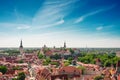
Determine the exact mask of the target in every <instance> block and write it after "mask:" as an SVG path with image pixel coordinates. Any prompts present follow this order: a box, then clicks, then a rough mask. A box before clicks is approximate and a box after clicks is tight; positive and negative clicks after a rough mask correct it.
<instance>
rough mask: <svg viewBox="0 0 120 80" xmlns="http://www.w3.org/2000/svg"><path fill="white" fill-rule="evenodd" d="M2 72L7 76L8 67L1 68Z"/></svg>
mask: <svg viewBox="0 0 120 80" xmlns="http://www.w3.org/2000/svg"><path fill="white" fill-rule="evenodd" d="M0 72H2V73H3V74H5V73H6V72H7V67H6V66H0Z"/></svg>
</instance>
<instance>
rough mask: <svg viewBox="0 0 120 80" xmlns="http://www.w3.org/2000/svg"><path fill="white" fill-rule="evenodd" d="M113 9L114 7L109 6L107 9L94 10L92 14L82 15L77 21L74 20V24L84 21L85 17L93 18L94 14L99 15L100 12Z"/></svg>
mask: <svg viewBox="0 0 120 80" xmlns="http://www.w3.org/2000/svg"><path fill="white" fill-rule="evenodd" d="M114 7H115V5H113V6H110V7H107V8H102V9H98V10H95V11H93V12H90V13H87V14H85V15H83V16H80V17H79V18H78V19H77V20H75V23H80V22H82V21H83V20H85V19H86V18H87V17H89V16H93V15H95V14H98V13H101V12H104V11H107V10H110V9H112V8H114Z"/></svg>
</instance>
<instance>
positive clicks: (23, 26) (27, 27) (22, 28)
mask: <svg viewBox="0 0 120 80" xmlns="http://www.w3.org/2000/svg"><path fill="white" fill-rule="evenodd" d="M30 28H31V27H30V26H28V25H20V26H19V27H17V29H18V30H25V29H30Z"/></svg>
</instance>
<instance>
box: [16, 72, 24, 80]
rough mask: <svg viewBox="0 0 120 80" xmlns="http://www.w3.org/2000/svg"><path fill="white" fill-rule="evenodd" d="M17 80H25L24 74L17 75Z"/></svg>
mask: <svg viewBox="0 0 120 80" xmlns="http://www.w3.org/2000/svg"><path fill="white" fill-rule="evenodd" d="M17 79H18V80H25V73H24V72H21V73H19V74H18V78H17Z"/></svg>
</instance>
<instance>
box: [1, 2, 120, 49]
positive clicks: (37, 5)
mask: <svg viewBox="0 0 120 80" xmlns="http://www.w3.org/2000/svg"><path fill="white" fill-rule="evenodd" d="M119 5H120V1H119V0H0V36H1V37H0V47H18V46H19V42H20V39H23V43H24V46H25V47H41V46H43V45H44V44H46V45H47V46H49V47H52V46H54V45H56V46H57V47H61V46H63V42H64V41H66V43H67V46H68V47H86V45H87V46H88V47H120V35H119V32H120V6H119Z"/></svg>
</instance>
